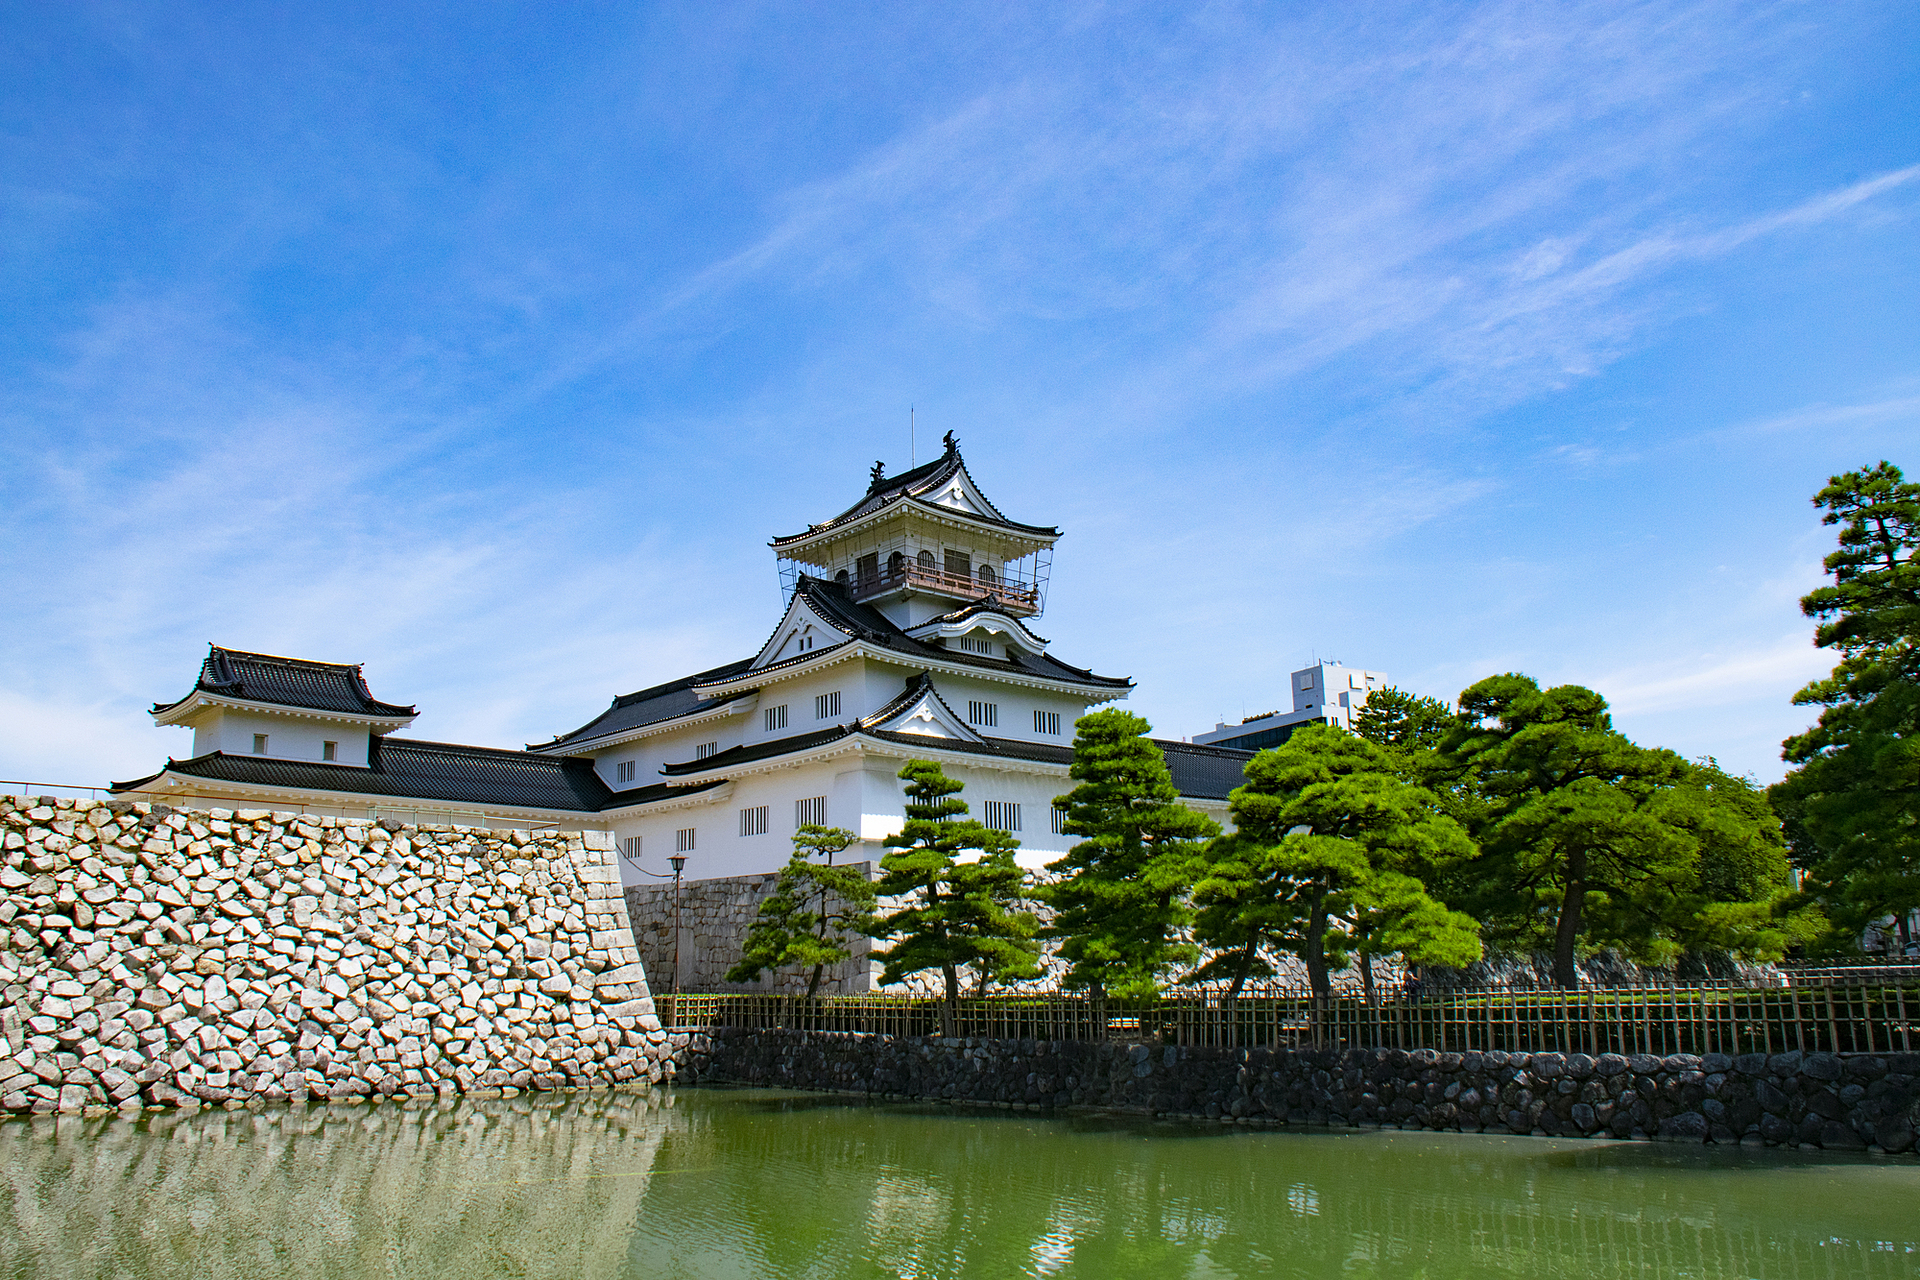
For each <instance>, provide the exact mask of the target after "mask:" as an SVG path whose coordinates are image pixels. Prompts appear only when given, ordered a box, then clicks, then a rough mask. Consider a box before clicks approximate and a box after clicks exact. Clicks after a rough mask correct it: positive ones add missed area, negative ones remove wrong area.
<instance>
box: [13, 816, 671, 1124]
mask: <svg viewBox="0 0 1920 1280" xmlns="http://www.w3.org/2000/svg"><path fill="white" fill-rule="evenodd" d="M609 843H610V842H609V841H608V840H607V839H606V838H605V836H604V835H602V834H600V833H586V834H582V833H578V832H573V833H529V832H525V831H482V830H471V829H465V828H454V827H435V826H424V827H407V826H403V825H401V824H399V823H396V822H392V821H386V822H378V823H375V822H369V821H355V820H351V819H342V818H332V817H314V816H310V815H299V814H283V813H272V812H267V811H261V810H241V811H238V812H234V811H229V810H221V809H212V810H204V811H193V810H178V811H176V810H171V809H169V808H167V807H166V806H163V805H149V804H144V803H139V804H135V803H124V802H101V801H92V800H78V801H76V800H66V799H54V798H48V797H42V798H39V799H22V798H16V797H0V846H3V848H0V853H3V854H4V864H3V865H0V1107H3V1108H5V1109H7V1110H12V1111H76V1110H83V1109H87V1108H89V1107H119V1108H123V1109H131V1108H136V1107H140V1106H143V1105H146V1106H165V1105H182V1104H189V1105H195V1104H199V1103H218V1102H238V1101H244V1100H247V1099H253V1098H261V1099H288V1098H290V1099H303V1098H354V1097H369V1096H380V1095H393V1094H407V1095H413V1096H432V1095H435V1094H455V1093H492V1092H494V1091H499V1090H520V1089H549V1088H559V1087H579V1086H589V1085H612V1084H635V1083H642V1082H658V1081H660V1080H662V1079H665V1078H666V1077H668V1076H670V1075H671V1074H672V1073H673V1071H674V1070H675V1062H676V1060H677V1057H678V1056H679V1054H680V1053H681V1051H682V1050H683V1049H684V1048H685V1045H686V1037H684V1036H681V1037H674V1036H670V1035H668V1034H667V1033H666V1032H665V1031H664V1030H663V1029H662V1028H661V1026H660V1023H659V1021H658V1019H657V1018H655V1017H654V1015H653V1007H652V1002H651V999H650V994H649V991H648V988H647V981H646V973H645V970H644V968H643V967H642V965H641V964H640V961H639V956H638V954H637V953H636V951H635V949H634V945H633V935H632V931H631V928H630V926H629V924H628V921H627V916H626V909H625V903H624V901H623V899H622V896H621V892H620V886H619V876H618V872H617V871H616V869H615V868H614V866H613V861H612V854H611V851H610V849H608V848H607V847H605V846H606V845H608V844H609Z"/></svg>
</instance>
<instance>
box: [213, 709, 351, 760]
mask: <svg viewBox="0 0 1920 1280" xmlns="http://www.w3.org/2000/svg"><path fill="white" fill-rule="evenodd" d="M256 733H264V734H266V735H267V750H266V752H265V754H266V755H267V756H268V757H270V758H273V759H278V760H319V759H320V752H321V744H322V743H324V742H335V743H338V744H339V749H338V751H337V752H336V753H335V759H334V763H336V764H347V765H358V766H359V767H361V768H365V767H366V764H367V739H368V737H369V733H368V730H367V728H366V727H365V726H364V725H355V724H341V723H329V722H327V721H325V720H314V719H307V718H305V717H300V716H279V715H273V714H271V713H268V712H258V711H243V710H237V709H235V710H219V711H215V712H213V713H211V714H210V715H208V716H207V717H206V718H205V719H203V720H201V721H200V722H199V724H197V725H196V726H195V727H194V731H193V754H194V755H196V756H203V755H206V754H207V753H209V752H212V751H224V752H226V753H227V754H228V755H235V756H248V755H252V754H253V753H254V752H253V735H254V734H256Z"/></svg>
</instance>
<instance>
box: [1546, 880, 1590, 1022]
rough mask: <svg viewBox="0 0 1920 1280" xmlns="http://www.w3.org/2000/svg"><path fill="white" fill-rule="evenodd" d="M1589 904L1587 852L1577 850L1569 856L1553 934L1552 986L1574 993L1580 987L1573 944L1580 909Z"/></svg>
mask: <svg viewBox="0 0 1920 1280" xmlns="http://www.w3.org/2000/svg"><path fill="white" fill-rule="evenodd" d="M1586 900H1587V852H1586V850H1584V849H1576V850H1574V851H1573V852H1572V853H1570V854H1568V855H1567V892H1566V896H1565V897H1563V898H1562V899H1561V900H1560V923H1559V926H1558V927H1557V928H1556V929H1555V930H1554V933H1553V982H1554V985H1555V986H1557V987H1560V988H1562V989H1564V990H1567V991H1571V990H1573V989H1574V988H1575V987H1577V986H1579V985H1580V974H1579V972H1578V971H1577V970H1576V969H1575V968H1574V967H1573V944H1574V941H1575V940H1576V939H1578V938H1579V936H1580V908H1581V907H1582V906H1584V905H1585V904H1586Z"/></svg>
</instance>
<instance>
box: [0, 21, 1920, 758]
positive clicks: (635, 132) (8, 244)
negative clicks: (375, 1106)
mask: <svg viewBox="0 0 1920 1280" xmlns="http://www.w3.org/2000/svg"><path fill="white" fill-rule="evenodd" d="M0 22H4V24H5V30H6V36H7V38H6V39H5V40H4V41H0V224H3V225H0V230H3V232H4V234H0V260H3V261H4V271H0V287H3V288H4V290H5V295H4V301H5V305H4V307H0V434H3V435H4V440H5V448H4V449H3V450H0V568H3V569H4V572H5V577H6V582H7V590H6V600H7V607H6V609H5V610H4V611H0V720H3V721H4V722H5V724H6V727H7V732H6V733H5V734H4V735H0V773H4V775H5V776H7V777H11V778H24V779H30V780H34V781H49V782H79V783H97V782H99V781H102V780H104V779H107V778H114V777H118V778H124V777H130V776H135V775H138V774H141V773H145V772H148V771H150V770H151V769H152V768H154V767H156V766H157V764H158V762H159V761H160V760H161V759H162V758H163V757H164V756H165V755H166V754H168V753H169V752H171V753H173V754H175V755H180V756H184V755H186V754H188V753H189V750H190V739H189V737H188V735H186V734H185V733H183V732H180V731H177V730H162V729H157V728H154V727H153V726H152V725H151V724H150V723H149V722H148V721H147V720H146V718H145V717H144V715H143V714H142V713H143V711H144V709H145V707H146V706H147V705H148V704H149V703H151V702H152V701H154V700H156V699H172V698H175V697H178V696H180V695H181V694H183V693H185V692H186V690H187V688H188V687H189V685H190V683H191V680H192V677H193V674H194V671H195V670H196V668H197V664H198V663H199V661H200V657H201V655H202V653H203V651H204V646H205V644H206V643H207V642H208V641H209V640H212V641H217V642H219V643H221V644H225V645H231V646H234V647H239V648H250V649H257V650H265V651H270V652H280V653H291V654H297V655H301V656H306V657H313V658H320V659H326V660H333V661H356V662H364V663H365V664H366V669H367V673H368V676H369V679H370V681H371V683H372V686H373V689H374V691H375V693H376V694H377V695H378V696H380V697H383V698H388V699H391V700H395V701H402V702H417V703H419V704H420V706H421V707H422V710H423V714H422V716H421V718H420V720H419V721H418V722H417V724H416V725H415V727H414V729H413V731H412V732H413V734H414V735H415V736H420V737H428V738H436V739H440V740H447V741H465V742H478V743H486V744H491V745H513V744H518V743H521V742H526V741H533V740H540V739H544V738H546V737H548V736H550V735H551V734H553V733H555V732H557V731H560V730H564V729H568V728H572V727H573V726H575V725H577V724H580V723H582V722H584V721H585V720H587V719H589V718H590V717H591V716H592V715H593V714H594V713H595V712H596V711H597V710H598V709H599V708H600V707H602V706H604V705H605V702H606V700H607V699H608V698H609V697H610V696H611V695H613V694H614V693H616V692H620V691H625V690H630V689H634V688H638V687H640V686H643V685H647V684H651V683H655V682H657V681H661V680H666V679H671V678H674V677H676V676H679V675H683V674H685V673H687V672H688V671H691V670H696V669H699V668H702V667H706V666H711V665H714V664H716V663H718V662H723V661H727V660H731V659H733V658H736V657H740V656H744V655H746V654H748V653H750V652H751V651H752V650H753V649H754V648H756V647H757V646H758V644H759V643H760V641H761V639H762V638H763V637H764V636H765V634H766V633H767V631H768V630H769V629H770V628H771V627H772V625H773V623H774V621H775V620H776V617H777V612H778V608H779V604H780V599H779V594H778V584H777V579H776V575H775V569H774V563H773V559H772V556H771V554H770V553H769V552H768V550H767V549H766V545H765V544H766V541H767V539H768V538H769V537H772V536H774V535H778V534H784V533H790V532H793V531H794V530H796V529H798V528H800V527H801V526H803V525H805V524H806V523H808V522H809V521H813V520H818V519H821V518H824V517H825V516H826V515H828V514H831V513H832V512H834V511H836V510H838V509H839V508H841V507H842V506H844V505H846V503H848V502H849V501H851V500H852V498H853V497H854V496H855V495H857V493H858V492H859V491H860V490H861V489H862V488H863V487H864V481H865V476H866V471H867V468H868V467H869V466H870V465H871V463H872V461H873V460H874V459H875V458H884V459H886V460H887V462H888V463H889V465H890V467H891V468H892V469H893V470H896V471H897V470H899V469H901V468H903V467H904V466H905V465H906V464H907V462H908V460H909V459H908V452H909V438H908V410H909V406H914V407H915V412H916V413H917V420H918V426H919V440H920V449H921V454H920V456H921V457H922V458H925V457H926V456H928V449H929V445H930V442H932V441H934V440H935V439H937V437H938V436H939V435H940V433H941V432H943V431H947V430H952V431H955V432H956V433H957V434H958V435H959V436H960V438H961V440H962V442H963V447H964V448H965V451H966V454H967V458H968V461H969V463H970V465H971V468H972V470H973V472H974V475H975V477H976V478H977V479H978V480H979V481H980V482H981V484H982V485H983V487H984V488H985V489H986V491H987V492H988V493H989V494H990V495H991V496H992V497H993V498H994V499H995V501H996V502H997V503H999V505H1000V506H1001V507H1002V508H1003V509H1004V510H1006V511H1007V512H1008V513H1009V514H1010V515H1012V516H1013V517H1014V518H1016V519H1021V520H1026V521H1030V522H1035V523H1047V522H1053V523H1058V524H1060V525H1061V526H1063V527H1064V528H1065V529H1066V531H1067V536H1066V537H1065V538H1064V539H1063V540H1062V542H1061V544H1060V548H1059V553H1058V556H1057V558H1056V561H1055V566H1054V577H1053V590H1052V595H1051V600H1050V604H1049V609H1048V612H1047V615H1046V617H1045V618H1044V619H1043V621H1042V623H1041V625H1040V628H1039V629H1040V630H1041V631H1042V632H1043V634H1046V635H1048V636H1049V637H1050V638H1051V639H1052V640H1053V641H1054V651H1055V652H1056V653H1057V654H1059V655H1060V656H1062V657H1063V658H1065V659H1066V660H1068V661H1070V662H1074V663H1076V664H1080V665H1085V666H1091V667H1093V668H1095V669H1096V670H1099V671H1102V672H1109V673H1116V674H1126V675H1131V676H1133V677H1134V678H1135V679H1136V680H1137V681H1138V682H1139V689H1138V690H1137V692H1136V693H1135V694H1134V695H1133V697H1132V699H1131V700H1130V703H1129V705H1131V706H1132V707H1134V708H1135V709H1137V710H1139V711H1140V712H1142V713H1143V714H1145V715H1147V716H1148V717H1149V718H1150V719H1151V720H1152V721H1153V722H1154V724H1155V726H1156V729H1157V730H1158V731H1159V732H1161V733H1163V734H1166V735H1168V736H1175V737H1179V736H1187V735H1191V734H1193V733H1197V732H1201V731H1204V730H1206V729H1209V728H1211V727H1212V725H1213V723H1214V721H1215V720H1216V719H1219V718H1223V717H1224V718H1228V719H1234V720H1237V719H1239V718H1240V717H1242V716H1244V715H1249V714H1253V713H1256V712H1260V711H1264V710H1268V709H1270V708H1272V707H1274V706H1277V705H1281V704H1283V703H1284V702H1285V701H1286V700H1287V695H1286V693H1285V676H1286V672H1287V671H1288V670H1290V669H1292V668H1293V667H1295V666H1298V665H1301V664H1303V663H1304V662H1306V661H1307V660H1309V659H1310V658H1312V657H1313V656H1315V655H1316V654H1317V655H1319V656H1329V655H1331V656H1335V657H1338V658H1340V659H1343V660H1345V661H1347V662H1350V663H1353V664H1355V665H1364V666H1368V667H1372V668H1375V669H1379V670H1384V671H1387V672H1389V673H1390V674H1391V675H1392V676H1393V677H1394V679H1395V680H1396V682H1397V683H1399V684H1400V685H1402V686H1403V687H1405V688H1409V689H1413V690H1416V691H1419V692H1422V693H1431V694H1436V695H1441V696H1446V697H1451V696H1452V695H1454V694H1456V693H1457V692H1458V691H1459V690H1460V689H1462V688H1464V687H1465V686H1466V685H1468V684H1470V683H1472V682H1473V681H1474V680H1476V679H1479V678H1480V677H1482V676H1485V675H1489V674H1492V673H1495V672H1498V671H1504V670H1519V671H1525V672H1527V673H1529V674H1531V675H1533V676H1535V677H1537V678H1539V679H1541V680H1542V681H1543V682H1547V683H1561V682H1576V683H1582V684H1587V685H1590V686H1592V687H1594V688H1597V689H1599V690H1600V691H1601V692H1603V693H1605V694H1606V695H1607V696H1608V697H1609V698H1610V699H1612V700H1613V701H1614V704H1615V707H1616V721H1617V723H1618V724H1619V725H1620V726H1621V727H1622V728H1624V729H1625V730H1627V731H1628V732H1629V733H1631V734H1633V735H1634V736H1635V737H1636V738H1638V739H1639V740H1641V741H1643V742H1648V743H1652V744H1657V745H1664V746H1671V747H1674V748H1676V749H1678V750H1680V751H1683V752H1685V753H1687V754H1689V755H1703V754H1712V755H1714V756H1716V757H1718V758H1719V759H1720V760H1721V761H1722V762H1723V763H1724V764H1727V765H1729V766H1731V767H1733V768H1735V769H1737V770H1739V771H1743V772H1746V771H1750V772H1753V773H1755V774H1756V775H1758V776H1759V777H1760V778H1762V779H1763V780H1770V779H1772V778H1774V777H1777V776H1778V774H1779V770H1780V767H1781V766H1780V764H1779V760H1778V750H1779V747H1778V744H1779V740H1780V739H1781V737H1782V736H1784V735H1785V734H1787V733H1789V732H1792V731H1794V730H1795V729H1797V728H1798V727H1799V726H1801V725H1802V724H1803V723H1805V721H1806V719H1807V717H1806V713H1805V712H1804V711H1802V710H1800V709H1798V708H1795V707H1793V706H1791V705H1790V703H1789V698H1790V696H1791V694H1792V692H1793V690H1794V689H1795V688H1797V687H1798V686H1799V685H1800V684H1801V683H1803V682H1804V681H1805V680H1806V679H1808V678H1810V677H1811V676H1813V675H1815V674H1817V673H1819V672H1820V671H1822V670H1824V668H1825V667H1826V666H1827V665H1829V662H1828V660H1827V658H1826V657H1825V656H1824V655H1822V654H1820V653H1818V652H1817V651H1815V650H1813V649H1812V648H1811V645H1810V642H1809V633H1810V627H1809V624H1808V623H1807V622H1806V620H1804V619H1803V618H1802V617H1801V616H1800V615H1799V611H1798V608H1797V604H1796V601H1797V598H1798V597H1799V595H1801V594H1802V593H1803V592H1805V591H1806V590H1807V589H1808V588H1810V587H1811V586H1813V585H1815V584H1816V583H1817V582H1818V581H1819V579H1820V568H1819V561H1820V558H1821V556H1822V555H1823V554H1824V553H1825V552H1826V550H1827V549H1828V548H1829V546H1830V539H1831V534H1830V531H1828V530H1826V529H1823V528H1822V526H1821V525H1820V524H1819V523H1818V519H1817V515H1816V513H1815V512H1814V511H1813V510H1812V509H1811V507H1810V506H1809V505H1808V502H1807V498H1808V496H1809V495H1810V494H1811V493H1812V492H1813V491H1814V489H1816V488H1817V487H1819V485H1820V484H1821V483H1822V482H1823V480H1824V478H1825V477H1826V476H1827V475H1828V474H1830V473H1832V472H1834V471H1837V470H1841V469H1845V468H1849V467H1854V466H1858V465H1861V464H1865V463H1869V462H1871V461H1873V460H1876V459H1878V458H1881V457H1887V458H1890V459H1892V460H1893V461H1895V462H1897V463H1901V464H1902V465H1905V466H1907V467H1908V468H1909V469H1910V470H1913V469H1920V450H1916V449H1914V448H1913V445H1914V444H1915V442H1916V441H1920V364H1917V363H1916V358H1915V357H1916V354H1920V303H1917V302H1916V299H1920V236H1917V235H1916V213H1920V76H1917V75H1916V66H1915V63H1916V55H1917V54H1920V6H1917V5H1914V4H1911V3H1903V4H1886V3H1848V2H1846V0H1829V2H1825V3H1806V4H1799V3H1783V4H1718V3H1708V4H1695V5H1687V4H1675V3H1660V4H1648V5H1633V4H1625V3H1621V4H1611V5H1581V4H1550V3H1520V4H1488V5H1472V4H1454V5H1448V4H1433V3H1426V4H1418V5H1406V6H1392V5H1385V4H1383V5H1376V6H1331V5H1322V6H1308V5H1225V4H1222V5H1206V4H1194V5H1181V6H1173V5H1159V4H1137V5H1135V4H1124V3H1111V4H1084V5H1075V4H1062V5H1036V6H1012V5H1005V4H987V5H979V4H965V3H946V4H940V5H909V4H898V3H889V4H870V5H862V4H854V3H837V4H833V5H781V6H751V5H733V6H729V5H721V4H700V5H681V6H646V5H641V6H633V5H627V6H612V5H605V6H596V5H591V4H572V5H565V6H559V5H527V6H520V7H516V6H513V5H508V4H496V5H488V6H453V5H447V6H423V5H409V4H405V3H394V2H391V0H390V2H388V3H383V4H380V5H368V6H365V7H353V6H347V5H317V4H305V5H287V6H283V7H279V6H271V5H265V4H260V5H251V6H197V7H196V6H187V5H138V4H85V3H63V4H42V5H25V6H14V7H12V8H11V9H10V10H9V11H8V15H7V16H6V17H5V18H4V19H0Z"/></svg>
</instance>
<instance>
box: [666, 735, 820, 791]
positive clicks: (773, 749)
mask: <svg viewBox="0 0 1920 1280" xmlns="http://www.w3.org/2000/svg"><path fill="white" fill-rule="evenodd" d="M852 732H854V727H853V725H851V724H843V725H835V726H834V727H833V728H831V729H816V730H814V731H813V732H812V733H797V734H794V735H792V736H791V737H786V738H770V739H768V740H767V741H765V742H756V743H754V744H753V745H752V746H747V745H745V744H742V745H740V746H737V747H728V748H727V749H726V750H725V751H718V752H715V753H714V754H713V755H710V756H708V757H706V758H705V759H703V760H683V761H681V762H680V763H679V764H669V765H667V766H666V767H665V768H663V769H661V770H660V772H661V773H663V774H665V775H666V776H667V777H669V778H677V777H680V776H682V775H683V774H689V773H705V772H706V771H707V770H709V769H731V768H733V767H734V766H735V765H742V764H750V763H752V762H753V761H755V760H771V759H774V758H775V757H777V756H787V755H792V754H794V753H795V752H797V751H811V750H812V749H813V748H815V747H817V746H820V745H821V744H823V743H827V742H832V741H833V740H834V739H836V738H844V737H846V736H847V735H848V734H849V733H852Z"/></svg>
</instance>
